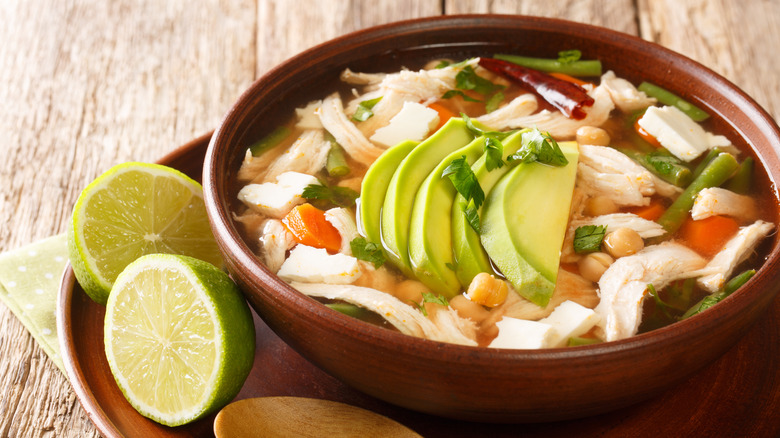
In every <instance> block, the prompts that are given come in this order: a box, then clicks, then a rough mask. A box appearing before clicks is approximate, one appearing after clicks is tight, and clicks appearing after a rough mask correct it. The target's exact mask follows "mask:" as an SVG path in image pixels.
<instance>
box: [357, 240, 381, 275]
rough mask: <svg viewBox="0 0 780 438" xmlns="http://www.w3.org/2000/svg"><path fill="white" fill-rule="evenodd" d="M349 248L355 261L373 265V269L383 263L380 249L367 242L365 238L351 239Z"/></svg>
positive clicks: (374, 244)
mask: <svg viewBox="0 0 780 438" xmlns="http://www.w3.org/2000/svg"><path fill="white" fill-rule="evenodd" d="M349 247H350V249H352V255H353V256H354V257H355V258H356V259H358V260H363V261H366V262H370V263H373V264H374V267H375V268H379V267H380V266H382V265H383V264H384V263H385V253H384V252H383V251H382V248H381V247H379V245H377V244H376V243H374V242H369V241H368V240H366V238H365V237H362V236H358V237H356V238H354V239H352V241H351V242H349Z"/></svg>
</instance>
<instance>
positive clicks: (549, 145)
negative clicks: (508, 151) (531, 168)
mask: <svg viewBox="0 0 780 438" xmlns="http://www.w3.org/2000/svg"><path fill="white" fill-rule="evenodd" d="M507 160H508V161H521V162H523V163H533V162H534V161H538V162H540V163H543V164H549V165H551V166H565V165H567V164H569V160H567V159H566V156H565V155H563V151H561V147H560V146H558V142H556V141H555V139H553V138H552V137H551V136H550V134H549V133H547V132H542V131H540V130H538V129H536V128H534V129H533V130H532V131H527V132H524V133H523V134H522V145H521V146H520V149H518V150H517V152H515V153H514V154H512V155H510V156H509V157H507Z"/></svg>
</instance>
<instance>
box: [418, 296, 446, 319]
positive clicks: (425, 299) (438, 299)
mask: <svg viewBox="0 0 780 438" xmlns="http://www.w3.org/2000/svg"><path fill="white" fill-rule="evenodd" d="M425 303H434V304H441V305H442V306H449V305H450V303H449V301H447V298H444V297H443V296H439V295H434V294H432V293H431V292H423V293H422V303H420V304H417V303H415V304H417V307H419V309H420V312H422V314H423V315H425V316H428V311H427V310H425Z"/></svg>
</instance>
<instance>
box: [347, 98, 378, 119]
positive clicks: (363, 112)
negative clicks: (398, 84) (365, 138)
mask: <svg viewBox="0 0 780 438" xmlns="http://www.w3.org/2000/svg"><path fill="white" fill-rule="evenodd" d="M380 100H382V96H379V97H377V98H376V99H369V100H364V101H362V102H360V103H359V104H358V106H357V109H356V110H355V114H352V120H354V121H356V122H365V121H366V120H368V119H370V118H371V116H373V115H374V112H373V111H371V110H372V109H373V108H374V105H376V104H377V103H379V101H380Z"/></svg>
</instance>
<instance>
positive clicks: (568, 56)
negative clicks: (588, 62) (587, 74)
mask: <svg viewBox="0 0 780 438" xmlns="http://www.w3.org/2000/svg"><path fill="white" fill-rule="evenodd" d="M581 57H582V52H580V51H579V50H562V51H560V52H558V62H560V63H561V64H571V63H572V62H577V61H579V60H580V58H581Z"/></svg>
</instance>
